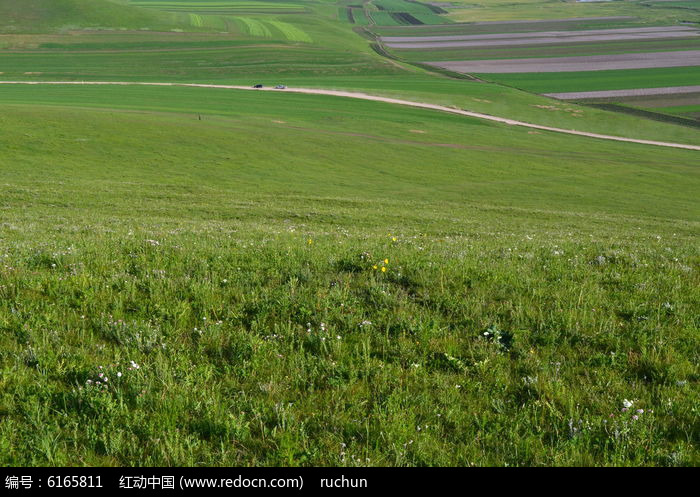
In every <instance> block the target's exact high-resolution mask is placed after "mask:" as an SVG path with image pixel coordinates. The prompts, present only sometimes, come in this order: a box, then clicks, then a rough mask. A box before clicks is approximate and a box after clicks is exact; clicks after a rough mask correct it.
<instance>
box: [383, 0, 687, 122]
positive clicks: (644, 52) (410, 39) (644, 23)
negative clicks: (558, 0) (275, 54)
mask: <svg viewBox="0 0 700 497" xmlns="http://www.w3.org/2000/svg"><path fill="white" fill-rule="evenodd" d="M614 3H615V4H617V5H615V6H613V5H607V6H606V5H602V4H596V8H599V12H600V13H601V14H604V13H607V14H610V15H607V16H600V17H584V14H586V11H584V10H585V9H584V10H581V11H580V12H579V13H580V14H581V16H577V17H572V18H562V19H554V18H551V17H547V18H544V19H537V18H534V19H528V18H527V17H523V18H517V19H515V20H514V19H508V20H499V19H489V20H488V21H486V22H469V23H464V22H459V23H454V24H451V25H444V26H443V25H440V26H417V27H408V28H390V27H376V28H374V29H373V31H374V32H375V33H376V34H377V36H379V40H380V42H381V44H382V46H383V47H384V49H385V50H387V51H388V52H389V53H391V54H393V55H394V56H395V57H397V58H398V59H399V60H403V61H406V62H409V63H420V64H428V65H432V66H434V67H438V68H442V69H446V70H449V71H453V72H459V73H464V74H469V75H473V76H477V77H479V78H483V79H485V80H487V81H497V82H499V83H504V84H508V85H513V86H515V87H517V88H520V89H524V90H527V91H534V92H540V93H547V94H550V95H558V94H562V93H566V92H584V91H589V88H588V85H590V84H593V85H594V86H595V87H596V89H599V90H623V89H630V90H632V89H637V88H660V87H674V86H682V85H684V84H693V82H695V81H697V79H695V80H693V78H696V75H695V72H696V71H695V69H696V68H697V67H699V66H700V59H698V53H697V48H698V43H700V30H699V29H698V26H699V25H700V24H699V23H700V4H692V5H690V6H689V7H688V9H686V10H684V11H683V13H684V18H683V22H680V19H678V18H676V19H671V18H670V17H665V16H664V15H657V16H655V17H654V18H651V17H648V13H649V12H648V11H647V10H644V9H635V10H630V6H629V4H630V2H625V5H624V6H621V4H622V3H621V2H614ZM518 5H519V7H520V8H516V7H514V5H513V4H508V5H506V6H505V8H507V10H508V12H511V13H512V12H522V13H523V16H527V15H528V14H527V13H531V12H533V10H532V9H533V8H534V7H535V6H536V5H537V2H534V3H530V2H522V3H521V4H518ZM568 5H569V6H571V7H574V6H576V5H573V4H568ZM644 5H645V6H647V7H650V8H651V10H653V11H654V12H655V13H658V14H661V13H668V14H669V15H670V13H672V12H673V11H674V9H677V8H678V7H677V6H674V5H673V4H672V3H668V2H657V3H655V4H653V5H649V4H646V3H645V4H644ZM457 6H458V4H455V7H457ZM579 6H580V7H581V8H582V9H583V8H584V6H583V5H581V4H579ZM576 7H578V6H576ZM589 7H591V5H588V6H586V7H585V8H586V9H587V8H589ZM608 7H610V8H612V9H614V11H609V12H608V11H607V9H608ZM465 8H467V7H465ZM468 8H471V7H468ZM489 8H491V9H497V8H499V7H498V2H496V3H494V4H489ZM657 9H658V10H657ZM482 10H483V9H479V12H481V11H482ZM553 10H554V11H556V9H548V12H552V11H553ZM454 12H456V11H455V10H454V9H449V15H448V17H450V18H452V19H457V20H459V16H455V15H454ZM676 12H677V11H676ZM615 14H617V15H615ZM624 14H637V15H624ZM694 16H695V17H694ZM496 17H497V16H496ZM477 19H478V16H477V17H475V18H470V20H477ZM693 19H697V22H693V21H692V20H693ZM681 67H682V68H684V69H678V68H681ZM685 69H687V72H686V71H685ZM647 70H649V71H650V72H648V73H647V72H645V71H647ZM567 72H572V73H575V74H572V75H571V77H568V76H567V75H566V73H567ZM652 75H653V76H655V77H652ZM687 81H690V83H686V82H687ZM570 83H571V84H573V85H575V88H572V86H571V84H570ZM679 105H680V104H679ZM611 109H612V107H611ZM672 113H673V112H672ZM691 117H693V115H692V114H691Z"/></svg>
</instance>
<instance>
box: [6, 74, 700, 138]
mask: <svg viewBox="0 0 700 497" xmlns="http://www.w3.org/2000/svg"><path fill="white" fill-rule="evenodd" d="M2 84H5V85H9V84H15V85H16V84H21V85H112V86H180V87H189V88H220V89H227V90H249V91H276V92H287V93H305V94H309V95H329V96H334V97H346V98H357V99H360V100H371V101H374V102H384V103H389V104H396V105H406V106H409V107H418V108H421V109H430V110H437V111H440V112H449V113H450V114H459V115H462V116H468V117H474V118H477V119H484V120H487V121H494V122H497V123H502V124H509V125H511V126H522V127H525V128H531V129H538V130H541V131H551V132H554V133H564V134H567V135H577V136H585V137H588V138H597V139H600V140H610V141H618V142H627V143H639V144H642V145H655V146H659V147H670V148H682V149H686V150H700V145H687V144H682V143H670V142H660V141H654V140H641V139H636V138H624V137H621V136H612V135H602V134H598V133H589V132H587V131H577V130H573V129H563V128H554V127H551V126H542V125H539V124H531V123H527V122H523V121H516V120H514V119H508V118H506V117H498V116H491V115H489V114H481V113H479V112H471V111H468V110H462V109H457V108H454V107H446V106H444V105H437V104H429V103H423V102H413V101H411V100H402V99H398V98H390V97H380V96H376V95H368V94H366V93H359V92H348V91H339V90H322V89H316V88H287V89H284V90H275V89H274V88H251V87H249V86H236V85H215V84H200V83H146V82H131V81H85V82H82V81H0V85H2Z"/></svg>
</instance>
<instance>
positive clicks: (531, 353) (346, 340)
mask: <svg viewBox="0 0 700 497" xmlns="http://www.w3.org/2000/svg"><path fill="white" fill-rule="evenodd" d="M133 3H134V4H138V5H142V6H144V7H148V8H140V7H136V6H134V5H130V4H127V3H125V2H120V3H106V2H104V1H100V0H91V1H89V2H88V1H87V0H85V1H78V0H73V1H69V0H55V1H45V2H38V0H31V1H29V0H28V1H25V2H8V1H4V0H0V30H2V31H3V32H4V33H6V34H4V35H0V73H1V74H0V80H25V81H26V80H29V81H31V80H43V81H47V80H52V81H53V80H58V81H60V80H64V81H65V80H70V81H81V80H86V81H100V80H101V81H105V80H107V81H109V80H111V81H115V80H116V81H119V80H123V81H163V82H165V81H177V82H216V83H233V84H245V85H251V84H253V83H262V84H265V85H266V86H267V85H274V84H278V83H285V84H288V85H290V86H306V87H322V88H337V89H354V90H361V91H366V92H367V93H372V94H381V95H387V96H397V97H402V98H407V99H413V100H417V101H425V102H435V103H440V104H444V105H453V106H458V107H461V108H466V109H470V110H476V111H480V112H485V113H489V114H493V115H500V116H504V117H511V118H515V119H520V120H525V121H530V122H535V123H540V124H548V125H552V126H558V127H562V128H571V129H579V130H586V131H595V132H601V133H609V134H618V135H620V136H631V137H638V138H647V139H655V140H664V141H675V142H686V143H700V134H698V132H697V130H696V129H693V128H690V127H684V126H676V125H671V124H662V123H657V122H654V121H649V120H641V119H639V118H636V117H634V116H627V115H618V114H614V113H610V112H604V111H601V110H597V109H592V108H586V107H581V106H578V105H575V104H569V103H561V102H555V101H552V100H550V99H547V98H544V97H540V96H537V95H533V94H530V93H526V92H523V91H519V90H516V89H514V88H510V87H507V86H501V85H498V84H491V83H485V82H481V81H472V80H464V79H456V78H448V77H446V76H445V75H437V74H434V73H429V72H426V71H425V70H424V69H421V68H419V67H415V66H411V65H407V64H403V63H401V62H398V61H396V60H392V59H389V58H386V57H383V56H381V55H379V54H378V53H376V52H374V51H373V49H372V48H371V47H370V43H371V41H372V40H370V39H369V38H368V35H367V33H362V32H360V31H358V32H354V31H353V26H352V25H351V24H349V22H347V20H345V19H338V18H337V16H338V12H339V9H338V7H339V6H338V5H336V4H335V3H331V2H312V1H303V0H299V1H295V2H290V3H289V4H287V3H285V2H275V3H274V4H273V3H272V2H269V3H270V4H271V5H277V3H280V4H284V5H285V6H286V7H284V9H283V8H281V7H280V9H277V10H285V12H275V13H269V12H268V13H265V12H261V11H260V10H266V9H268V10H269V9H270V8H271V7H270V6H269V5H264V6H261V5H260V4H261V3H263V2H247V6H245V7H244V6H243V3H241V2H233V1H231V2H222V4H224V3H225V6H223V7H221V8H219V7H220V6H219V5H217V6H213V5H206V6H205V5H203V4H204V3H206V2H197V1H195V0H189V1H179V0H177V1H176V0H168V1H167V2H166V1H163V2H160V1H156V0H151V1H145V0H144V1H139V2H133ZM615 3H616V4H617V3H620V4H622V2H615ZM624 3H625V4H627V3H629V2H624ZM30 4H31V5H30ZM190 4H191V5H190ZM195 4H200V5H195ZM166 5H167V8H165V7H166ZM290 5H296V6H299V8H298V7H294V8H295V9H297V10H298V11H299V13H294V14H290V13H289V6H290ZM536 5H537V4H536V2H533V6H536ZM571 5H574V4H571ZM189 7H192V10H190V8H189ZM214 7H216V8H214ZM613 7H614V6H613ZM496 8H498V9H501V10H499V12H498V14H499V15H500V14H503V13H504V12H505V10H507V9H505V5H501V3H500V2H499V3H498V4H496V3H494V9H496ZM533 8H534V7H533ZM569 8H575V6H574V7H570V6H568V4H566V5H565V4H562V6H560V7H559V9H569ZM594 8H596V7H595V6H593V5H590V6H586V9H594ZM605 8H612V7H605ZM2 9H4V10H2ZM168 9H169V10H173V12H167V11H166V10H168ZM302 10H303V13H302ZM353 10H359V9H357V8H355V9H353ZM343 11H344V12H346V13H347V9H343ZM494 12H495V11H494ZM159 23H161V24H159ZM450 26H454V25H453V24H451V25H450ZM96 27H103V28H105V27H109V28H113V29H109V30H106V29H104V30H95V29H92V28H96ZM74 28H79V29H74ZM83 28H85V29H83ZM119 28H126V29H125V30H121V29H119ZM146 28H148V29H146ZM431 29H432V28H431ZM613 76H614V75H613ZM540 83H541V82H540V81H538V80H537V78H535V77H532V78H531V80H528V84H530V85H533V86H535V85H538V84H540ZM572 84H573V83H572ZM591 84H592V83H591ZM0 150H1V151H2V153H0V178H1V179H0V464H2V465H20V466H22V465H107V466H111V465H140V466H163V465H192V466H197V465H200V466H205V465H229V466H234V465H347V466H374V465H398V466H416V465H460V466H467V465H505V464H508V465H511V466H515V465H593V464H596V465H658V466H691V465H697V464H698V463H700V452H699V451H698V447H697V444H698V441H699V440H698V426H699V423H698V420H699V418H698V402H697V399H698V393H699V392H700V389H699V388H698V387H699V384H700V369H699V364H700V360H699V359H700V340H698V329H700V321H698V312H697V310H698V309H697V303H698V301H700V290H699V289H700V276H699V274H700V273H699V272H700V249H699V247H700V245H699V244H698V243H697V242H698V234H699V232H700V204H699V203H698V200H697V192H698V191H700V170H699V169H698V160H697V159H698V153H697V152H693V151H688V150H677V149H670V148H662V147H650V146H644V145H636V144H631V143H617V142H611V141H601V140H595V139H589V138H583V137H577V136H570V135H564V134H553V133H546V132H541V131H535V130H532V129H525V128H521V127H515V126H506V125H500V124H496V123H493V122H488V121H483V120H477V119H470V118H465V117H462V116H457V115H451V114H446V113H440V112H436V111H428V110H424V109H416V108H407V107H400V106H395V105H389V104H383V103H378V102H369V101H361V100H354V99H345V98H337V97H325V96H312V95H302V94H294V93H289V92H285V91H275V92H254V91H232V90H224V89H212V88H184V87H146V86H117V85H106V86H80V85H72V86H68V85H50V86H39V85H37V86H30V85H4V84H3V85H1V86H0Z"/></svg>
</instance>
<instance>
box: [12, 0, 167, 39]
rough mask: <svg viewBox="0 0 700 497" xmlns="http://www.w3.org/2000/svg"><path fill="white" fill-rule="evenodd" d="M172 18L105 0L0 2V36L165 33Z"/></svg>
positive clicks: (14, 0) (164, 14)
mask: <svg viewBox="0 0 700 497" xmlns="http://www.w3.org/2000/svg"><path fill="white" fill-rule="evenodd" d="M178 27H180V26H179V25H177V23H176V22H175V19H174V18H173V16H172V15H170V14H167V13H164V12H159V11H148V10H144V9H138V8H134V7H132V6H129V5H126V4H124V3H117V2H112V1H109V0H22V1H16V0H0V33H2V32H5V33H14V32H19V33H27V32H29V33H43V32H46V31H60V30H67V29H76V28H129V29H144V28H146V29H169V28H178Z"/></svg>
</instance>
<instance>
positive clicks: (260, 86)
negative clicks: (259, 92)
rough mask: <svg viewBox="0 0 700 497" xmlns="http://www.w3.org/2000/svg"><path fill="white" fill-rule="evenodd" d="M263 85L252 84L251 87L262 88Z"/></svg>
mask: <svg viewBox="0 0 700 497" xmlns="http://www.w3.org/2000/svg"><path fill="white" fill-rule="evenodd" d="M262 87H263V85H253V88H262Z"/></svg>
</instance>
